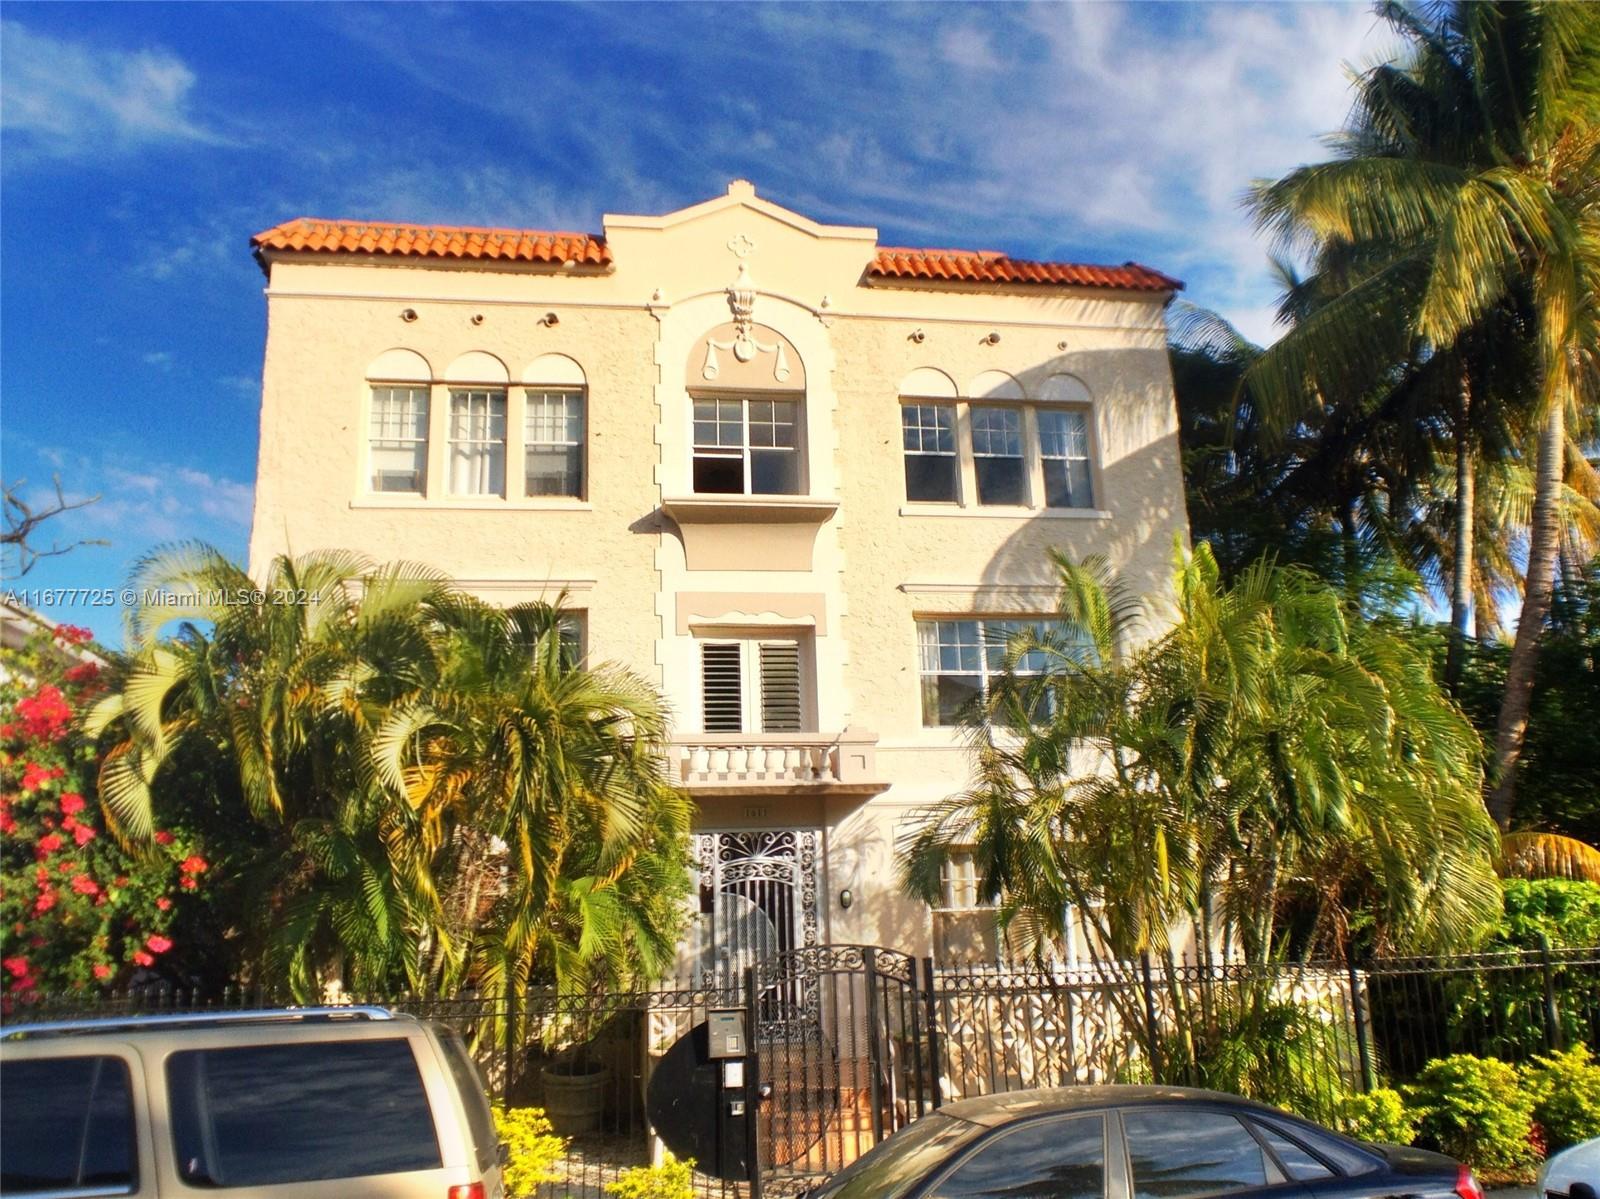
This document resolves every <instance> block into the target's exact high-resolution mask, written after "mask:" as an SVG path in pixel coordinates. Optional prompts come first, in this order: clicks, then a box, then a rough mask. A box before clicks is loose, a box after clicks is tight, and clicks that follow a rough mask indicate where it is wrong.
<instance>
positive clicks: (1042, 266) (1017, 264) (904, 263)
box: [867, 246, 1183, 291]
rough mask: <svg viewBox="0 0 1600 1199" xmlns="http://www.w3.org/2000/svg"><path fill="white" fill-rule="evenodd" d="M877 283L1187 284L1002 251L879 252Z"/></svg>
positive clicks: (1154, 274) (1129, 268)
mask: <svg viewBox="0 0 1600 1199" xmlns="http://www.w3.org/2000/svg"><path fill="white" fill-rule="evenodd" d="M867 274H868V275H869V276H871V277H873V278H877V279H941V280H949V281H951V282H959V283H1040V284H1045V285H1055V286H1068V287H1115V288H1119V289H1122V290H1125V291H1179V290H1181V289H1182V287H1183V284H1182V283H1180V282H1179V281H1178V280H1176V279H1173V278H1171V277H1169V276H1167V275H1163V274H1162V273H1161V272H1160V271H1155V270H1151V269H1150V268H1149V267H1147V266H1140V265H1139V264H1138V263H1137V262H1125V263H1123V264H1122V265H1121V266H1092V265H1090V264H1088V263H1082V262H1030V261H1028V260H1027V259H1025V258H1012V257H1010V256H1009V255H1007V254H1002V253H1001V252H1000V251H998V250H913V249H905V248H901V247H895V246H883V247H880V248H879V249H878V254H877V257H876V258H874V259H873V262H872V265H871V266H870V267H868V268H867Z"/></svg>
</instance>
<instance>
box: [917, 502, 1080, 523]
mask: <svg viewBox="0 0 1600 1199" xmlns="http://www.w3.org/2000/svg"><path fill="white" fill-rule="evenodd" d="M900 515H901V516H979V517H987V518H989V519H990V520H1110V519H1111V513H1110V512H1108V511H1107V510H1106V509H1104V508H1015V507H1009V506H1007V507H1002V506H1000V505H998V504H993V505H987V506H986V505H982V504H973V505H972V506H970V507H963V506H961V505H960V504H901V505H900Z"/></svg>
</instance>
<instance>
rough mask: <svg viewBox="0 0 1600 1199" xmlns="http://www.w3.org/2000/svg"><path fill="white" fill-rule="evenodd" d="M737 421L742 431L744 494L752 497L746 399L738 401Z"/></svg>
mask: <svg viewBox="0 0 1600 1199" xmlns="http://www.w3.org/2000/svg"><path fill="white" fill-rule="evenodd" d="M739 421H740V424H741V425H742V427H743V430H744V431H743V433H742V434H741V435H740V445H739V453H740V454H741V455H743V457H744V493H745V494H746V495H753V494H755V491H754V488H755V479H754V473H753V471H752V469H751V463H750V401H749V400H747V399H744V400H740V401H739Z"/></svg>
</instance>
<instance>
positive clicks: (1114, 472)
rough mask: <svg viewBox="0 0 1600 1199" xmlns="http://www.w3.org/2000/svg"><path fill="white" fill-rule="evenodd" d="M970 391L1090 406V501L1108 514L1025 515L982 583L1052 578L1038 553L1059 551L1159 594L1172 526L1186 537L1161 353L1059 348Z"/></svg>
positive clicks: (1172, 412)
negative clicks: (1091, 560)
mask: <svg viewBox="0 0 1600 1199" xmlns="http://www.w3.org/2000/svg"><path fill="white" fill-rule="evenodd" d="M1146 355H1151V356H1154V357H1156V358H1158V359H1159V361H1148V360H1147V359H1146V358H1145V356H1146ZM986 374H987V375H989V376H999V375H1000V372H986ZM1064 380H1070V382H1064ZM1074 384H1075V385H1076V391H1077V395H1074V394H1072V392H1073V390H1074V386H1073V385H1074ZM1080 396H1081V397H1082V398H1081V399H1080V398H1079V397H1080ZM972 398H973V399H974V400H979V401H983V400H994V401H998V402H1010V403H1016V402H1024V403H1032V404H1035V405H1036V406H1038V407H1039V408H1041V409H1046V408H1048V407H1049V406H1050V405H1051V404H1053V403H1061V402H1066V403H1069V404H1071V403H1079V404H1087V406H1088V408H1089V410H1090V411H1092V413H1093V420H1092V422H1091V433H1090V436H1091V439H1092V444H1091V447H1090V453H1091V458H1092V459H1093V461H1094V463H1095V467H1094V471H1093V485H1094V498H1093V507H1094V508H1095V509H1100V510H1104V511H1107V512H1109V513H1110V516H1109V518H1108V519H1103V520H1096V519H1092V518H1085V519H1081V520H1078V519H1072V518H1062V517H1058V516H1055V515H1045V514H1040V515H1038V516H1035V517H1033V518H1032V519H1030V520H1028V521H1027V522H1026V523H1025V524H1023V525H1022V527H1020V528H1019V529H1017V530H1016V532H1014V533H1013V534H1012V535H1011V536H1010V537H1008V538H1007V539H1006V541H1005V543H1004V544H1003V545H1002V546H1001V547H1000V548H999V549H998V550H997V551H996V552H995V553H994V555H993V556H992V557H991V558H990V560H989V563H988V565H987V567H986V568H985V570H984V572H983V576H982V577H983V582H985V583H989V584H1028V583H1035V584H1053V583H1054V582H1055V573H1054V571H1053V569H1052V568H1051V566H1050V562H1049V559H1048V556H1047V555H1048V551H1050V550H1051V549H1059V550H1061V551H1062V552H1063V553H1064V554H1066V555H1067V556H1068V557H1069V558H1072V559H1074V560H1078V559H1082V558H1084V557H1087V556H1088V555H1090V554H1103V555H1105V557H1106V558H1107V559H1108V560H1109V561H1110V563H1111V565H1112V567H1113V569H1114V570H1116V571H1118V572H1119V573H1121V574H1123V575H1124V577H1125V578H1126V579H1127V582H1128V584H1129V585H1130V587H1133V588H1135V589H1137V590H1138V591H1139V592H1140V593H1141V594H1143V595H1145V596H1151V595H1152V594H1153V593H1160V594H1164V593H1165V591H1166V588H1167V571H1168V567H1169V564H1170V559H1171V552H1172V538H1173V535H1174V534H1175V533H1180V532H1181V533H1182V534H1183V536H1184V540H1185V544H1187V541H1188V528H1189V524H1188V514H1187V512H1186V511H1185V509H1184V506H1183V473H1182V472H1183V463H1182V457H1181V453H1180V449H1179V445H1178V434H1177V416H1176V412H1175V401H1174V399H1173V397H1172V392H1171V375H1170V372H1169V370H1168V367H1167V360H1166V350H1165V349H1164V348H1163V349H1150V350H1128V349H1116V350H1103V351H1096V350H1086V351H1076V352H1071V353H1064V354H1062V355H1060V356H1058V357H1056V358H1053V359H1051V360H1050V361H1048V362H1044V363H1041V364H1039V365H1038V366H1037V367H1034V368H1032V369H1030V370H1028V371H1025V372H1023V373H1022V374H1021V375H1018V376H1015V377H1013V376H1001V377H998V378H993V379H992V386H990V387H989V388H988V389H987V390H985V391H984V392H983V394H982V395H974V396H973V397H972Z"/></svg>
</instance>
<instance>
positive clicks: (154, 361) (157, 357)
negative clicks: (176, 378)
mask: <svg viewBox="0 0 1600 1199" xmlns="http://www.w3.org/2000/svg"><path fill="white" fill-rule="evenodd" d="M141 361H143V362H144V364H145V365H146V366H153V367H155V368H156V369H157V370H158V371H170V370H171V369H172V366H173V363H174V362H175V361H176V358H175V357H174V355H173V353H172V351H171V350H151V351H150V352H149V353H148V354H145V355H144V356H143V358H142V359H141Z"/></svg>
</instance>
